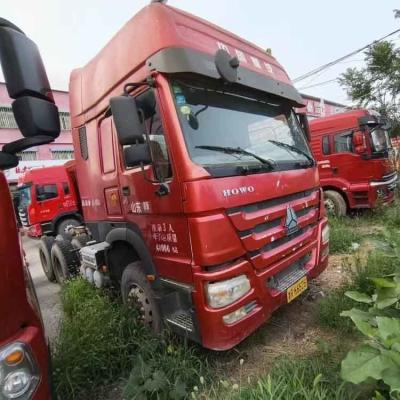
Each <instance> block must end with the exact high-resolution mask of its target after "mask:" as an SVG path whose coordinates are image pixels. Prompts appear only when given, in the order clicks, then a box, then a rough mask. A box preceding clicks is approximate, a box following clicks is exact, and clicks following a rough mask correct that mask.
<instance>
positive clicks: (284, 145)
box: [268, 140, 315, 167]
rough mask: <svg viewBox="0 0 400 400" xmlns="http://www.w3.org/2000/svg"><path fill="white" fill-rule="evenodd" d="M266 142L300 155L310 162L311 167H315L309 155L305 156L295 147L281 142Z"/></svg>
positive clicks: (305, 154) (304, 153)
mask: <svg viewBox="0 0 400 400" xmlns="http://www.w3.org/2000/svg"><path fill="white" fill-rule="evenodd" d="M268 142H270V143H273V144H275V145H277V146H280V147H283V148H284V149H287V150H291V151H294V152H295V153H298V154H301V155H302V156H304V157H305V158H307V160H308V161H310V166H312V167H313V166H314V165H315V161H314V159H313V158H312V157H311V156H310V155H309V154H307V153H306V152H305V151H303V150H300V149H298V148H297V147H295V146H292V145H290V144H287V143H283V142H278V141H277V140H268Z"/></svg>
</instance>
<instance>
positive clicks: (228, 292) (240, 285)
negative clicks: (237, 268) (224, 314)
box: [205, 275, 250, 308]
mask: <svg viewBox="0 0 400 400" xmlns="http://www.w3.org/2000/svg"><path fill="white" fill-rule="evenodd" d="M205 289H206V294H207V299H208V304H209V305H210V306H211V307H213V308H221V307H224V306H226V305H228V304H231V303H233V302H234V301H235V300H237V299H240V298H241V297H242V296H244V295H245V294H246V293H247V292H249V291H250V282H249V280H248V279H247V276H246V275H239V276H236V277H235V278H232V279H228V280H226V281H220V282H214V283H208V284H206V287H205Z"/></svg>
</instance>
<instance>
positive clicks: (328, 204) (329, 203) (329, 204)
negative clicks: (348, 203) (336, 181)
mask: <svg viewBox="0 0 400 400" xmlns="http://www.w3.org/2000/svg"><path fill="white" fill-rule="evenodd" d="M325 209H326V212H327V213H328V214H329V215H336V207H335V203H334V202H333V200H332V199H325Z"/></svg>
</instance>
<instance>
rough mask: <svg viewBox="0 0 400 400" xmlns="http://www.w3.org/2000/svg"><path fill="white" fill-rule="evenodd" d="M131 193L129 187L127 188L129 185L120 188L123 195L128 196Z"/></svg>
mask: <svg viewBox="0 0 400 400" xmlns="http://www.w3.org/2000/svg"><path fill="white" fill-rule="evenodd" d="M130 194H131V189H130V188H129V186H124V187H123V188H122V195H123V196H130Z"/></svg>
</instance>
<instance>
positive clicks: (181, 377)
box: [124, 339, 206, 400]
mask: <svg viewBox="0 0 400 400" xmlns="http://www.w3.org/2000/svg"><path fill="white" fill-rule="evenodd" d="M134 364H135V366H134V368H133V370H132V372H131V374H130V377H129V379H128V382H127V384H126V386H125V389H124V399H126V400H134V399H135V400H141V399H143V400H145V399H148V400H151V399H156V400H169V399H171V400H175V399H176V400H179V399H185V398H187V396H188V395H189V394H190V392H191V390H192V388H193V387H194V386H196V385H199V382H200V380H203V379H204V378H201V371H205V369H206V363H205V362H204V361H202V360H201V359H200V358H199V357H198V356H197V354H196V351H195V350H194V349H193V348H190V347H189V346H188V345H187V344H186V343H183V344H179V345H175V344H174V343H173V340H171V339H169V340H167V341H165V340H157V339H153V340H151V341H150V342H147V343H146V344H144V345H143V346H142V347H141V349H140V354H139V355H138V356H137V357H136V358H135V360H134Z"/></svg>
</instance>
